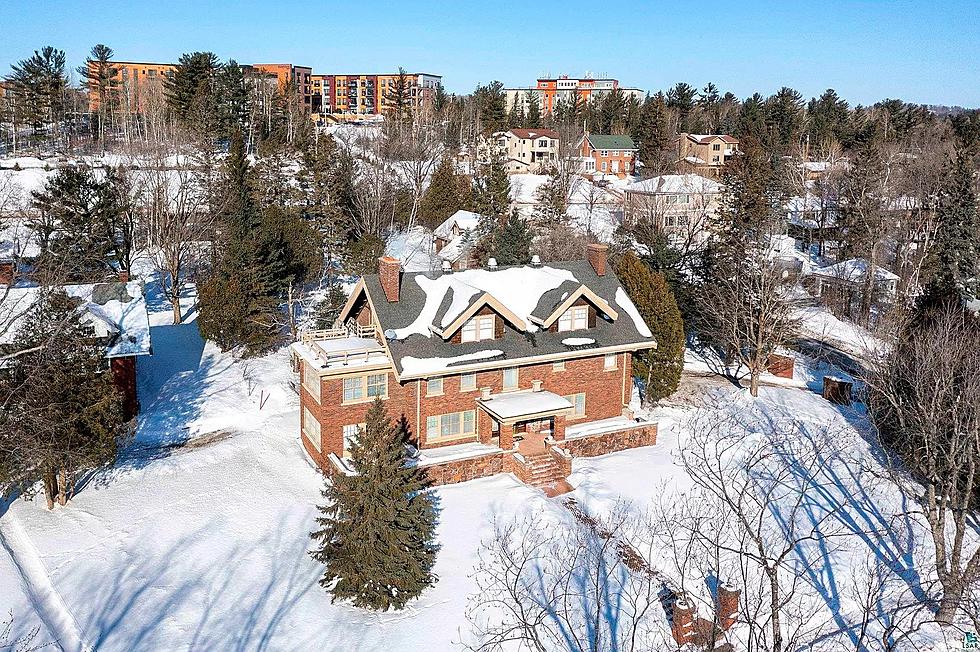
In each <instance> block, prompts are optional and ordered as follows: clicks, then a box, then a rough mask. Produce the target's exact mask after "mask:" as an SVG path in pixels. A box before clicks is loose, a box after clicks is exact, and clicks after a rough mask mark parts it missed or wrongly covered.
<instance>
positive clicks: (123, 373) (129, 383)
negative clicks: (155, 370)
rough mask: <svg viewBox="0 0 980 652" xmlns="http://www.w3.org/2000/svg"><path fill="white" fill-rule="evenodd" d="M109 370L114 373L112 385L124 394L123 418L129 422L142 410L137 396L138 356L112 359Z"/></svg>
mask: <svg viewBox="0 0 980 652" xmlns="http://www.w3.org/2000/svg"><path fill="white" fill-rule="evenodd" d="M109 369H110V371H111V373H112V384H113V385H114V386H115V388H116V390H117V391H118V392H119V393H120V394H122V399H123V417H124V418H125V419H126V420H127V421H128V420H129V419H132V418H133V417H135V416H136V414H137V413H138V412H139V410H140V404H139V400H138V399H137V396H136V356H133V355H130V356H126V357H124V358H112V359H111V360H110V361H109Z"/></svg>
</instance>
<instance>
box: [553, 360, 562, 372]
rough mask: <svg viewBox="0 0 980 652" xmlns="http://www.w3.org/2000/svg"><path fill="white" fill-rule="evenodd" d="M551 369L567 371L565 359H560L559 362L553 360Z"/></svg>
mask: <svg viewBox="0 0 980 652" xmlns="http://www.w3.org/2000/svg"><path fill="white" fill-rule="evenodd" d="M551 370H552V371H565V361H564V360H559V361H558V362H552V363H551Z"/></svg>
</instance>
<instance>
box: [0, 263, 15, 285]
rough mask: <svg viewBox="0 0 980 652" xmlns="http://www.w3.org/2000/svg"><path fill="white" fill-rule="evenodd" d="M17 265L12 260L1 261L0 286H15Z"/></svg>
mask: <svg viewBox="0 0 980 652" xmlns="http://www.w3.org/2000/svg"><path fill="white" fill-rule="evenodd" d="M16 271H17V264H16V263H14V261H12V260H0V285H8V286H9V285H13V284H14V276H15V273H16Z"/></svg>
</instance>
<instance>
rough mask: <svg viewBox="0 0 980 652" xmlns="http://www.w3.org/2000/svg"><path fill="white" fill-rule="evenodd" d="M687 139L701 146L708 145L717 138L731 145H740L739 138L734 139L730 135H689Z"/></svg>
mask: <svg viewBox="0 0 980 652" xmlns="http://www.w3.org/2000/svg"><path fill="white" fill-rule="evenodd" d="M687 137H688V138H690V139H691V140H693V141H694V142H696V143H697V144H699V145H706V144H708V143H710V142H711V141H713V140H715V139H716V138H720V139H721V140H722V141H724V142H725V143H728V144H729V145H738V138H732V137H731V136H729V135H728V134H688V135H687Z"/></svg>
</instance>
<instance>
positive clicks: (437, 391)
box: [425, 378, 445, 397]
mask: <svg viewBox="0 0 980 652" xmlns="http://www.w3.org/2000/svg"><path fill="white" fill-rule="evenodd" d="M433 383H436V384H437V387H436V388H433V386H432V384H433ZM444 385H445V381H444V380H443V379H442V378H429V379H428V380H426V381H425V395H426V396H427V397H428V396H442V394H443V387H444Z"/></svg>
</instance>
